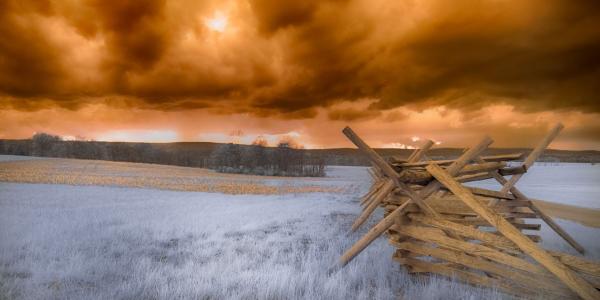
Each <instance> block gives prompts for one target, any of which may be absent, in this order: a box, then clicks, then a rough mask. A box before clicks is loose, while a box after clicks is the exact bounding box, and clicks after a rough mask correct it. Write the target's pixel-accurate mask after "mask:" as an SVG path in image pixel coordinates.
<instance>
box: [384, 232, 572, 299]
mask: <svg viewBox="0 0 600 300" xmlns="http://www.w3.org/2000/svg"><path fill="white" fill-rule="evenodd" d="M392 245H394V246H395V247H397V248H399V249H402V250H407V251H410V252H412V253H416V254H420V255H425V256H431V257H434V258H438V259H441V260H444V261H448V262H452V263H456V264H460V265H462V266H465V267H468V268H472V269H478V270H481V271H484V272H488V273H492V274H496V275H500V276H502V277H504V278H505V279H506V280H510V281H513V282H514V283H515V284H517V285H521V286H523V287H526V288H528V289H530V290H532V291H534V292H539V290H540V289H543V290H544V291H546V292H551V293H552V294H555V295H558V296H562V297H567V298H573V297H574V296H575V294H574V293H573V292H572V291H571V290H569V289H568V288H566V287H564V285H562V284H559V285H557V284H556V282H554V281H553V280H552V279H550V278H549V277H544V276H535V275H534V274H532V273H529V272H524V271H518V270H514V269H509V268H506V267H504V266H502V265H499V264H496V263H493V262H490V261H489V260H485V259H482V258H479V257H477V256H471V255H468V254H466V253H464V252H459V251H454V250H449V249H441V248H432V247H427V246H425V245H424V244H422V243H407V242H401V243H398V242H392Z"/></svg>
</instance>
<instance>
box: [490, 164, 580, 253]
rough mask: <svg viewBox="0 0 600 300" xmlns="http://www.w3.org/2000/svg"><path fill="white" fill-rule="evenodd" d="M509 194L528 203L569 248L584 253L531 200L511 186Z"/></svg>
mask: <svg viewBox="0 0 600 300" xmlns="http://www.w3.org/2000/svg"><path fill="white" fill-rule="evenodd" d="M491 175H492V177H493V178H494V179H495V180H496V181H497V182H498V183H500V184H502V185H503V186H506V185H507V184H508V181H507V180H506V179H505V178H504V177H502V176H500V174H497V173H496V174H494V173H493V172H492V174H491ZM510 192H511V193H512V194H513V195H514V197H515V199H517V200H521V201H528V202H529V209H531V210H532V211H533V212H534V213H536V214H537V215H538V216H539V217H540V218H541V219H542V220H544V222H546V224H548V226H550V228H552V230H554V232H556V233H557V234H558V235H559V236H560V237H562V238H563V239H564V240H565V241H566V242H567V243H569V245H571V247H573V248H574V249H575V250H577V252H579V253H581V254H584V253H585V249H584V248H583V246H581V245H580V244H579V243H578V242H577V241H576V240H575V239H574V238H573V237H572V236H570V235H569V234H568V233H567V232H566V231H565V230H564V229H562V227H560V225H558V224H557V223H556V222H554V220H553V219H552V218H551V217H550V216H548V215H547V214H546V213H545V212H544V211H543V210H541V209H540V208H539V207H538V206H537V205H535V203H533V202H531V200H529V198H527V196H525V194H523V193H521V191H520V190H519V189H518V188H517V187H516V186H514V185H513V186H511V187H510ZM500 193H501V194H506V195H509V194H507V193H502V192H500Z"/></svg>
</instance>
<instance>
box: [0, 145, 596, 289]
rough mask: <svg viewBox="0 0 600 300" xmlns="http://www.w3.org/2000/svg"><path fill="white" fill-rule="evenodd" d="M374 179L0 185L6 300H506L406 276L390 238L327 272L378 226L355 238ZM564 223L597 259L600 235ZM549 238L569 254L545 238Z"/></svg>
mask: <svg viewBox="0 0 600 300" xmlns="http://www.w3.org/2000/svg"><path fill="white" fill-rule="evenodd" d="M0 160H10V161H14V159H13V158H10V157H4V158H1V157H0ZM80 162H81V161H80ZM2 164H3V163H2V162H0V168H1V167H2ZM167 175H168V174H167ZM367 178H368V174H367V173H366V169H365V168H360V167H334V168H333V167H332V168H329V170H328V178H323V179H318V180H320V181H321V183H319V184H315V185H319V186H323V187H325V189H324V190H325V192H323V191H321V192H314V191H313V190H310V189H308V190H307V189H298V190H294V192H290V193H266V194H253V195H249V194H236V193H233V194H226V193H222V192H220V193H208V192H190V191H169V190H158V189H150V188H132V187H115V186H95V185H84V186H79V185H65V184H34V183H18V182H0V299H83V298H85V299H397V298H399V297H401V298H405V299H504V298H507V296H506V295H503V294H500V293H498V292H496V291H493V290H482V289H477V288H473V287H470V286H466V285H463V284H460V283H457V282H452V281H447V280H445V279H441V278H435V277H433V278H430V277H415V276H411V275H407V274H406V273H405V272H404V270H403V269H402V268H401V267H399V266H398V265H397V264H396V263H392V261H391V255H392V247H391V246H388V245H387V242H386V240H385V239H384V238H380V239H379V240H377V241H375V243H374V244H372V245H371V246H370V247H368V248H367V249H366V250H365V251H364V252H363V253H362V254H360V255H359V256H358V257H357V258H356V259H355V260H354V261H352V262H351V263H350V264H349V265H348V266H346V268H343V269H341V270H336V271H333V270H331V267H332V266H334V265H335V263H336V262H337V260H338V258H339V256H340V255H341V254H342V253H343V251H344V250H346V249H347V248H348V247H350V246H351V245H352V244H353V243H354V241H356V240H357V239H358V238H359V237H360V236H362V235H363V234H364V232H365V231H366V229H367V228H369V227H370V226H372V225H373V224H374V222H375V221H377V220H378V219H379V218H380V215H377V216H376V217H373V218H372V219H371V220H370V223H369V224H366V226H364V228H362V230H361V231H360V232H357V233H354V234H348V230H349V228H350V224H351V223H352V221H353V220H354V219H355V218H356V216H357V214H358V213H359V211H360V209H359V206H358V204H357V202H356V201H357V199H358V197H359V196H360V195H362V194H363V193H365V192H366V189H367V188H368V181H367V180H365V179H367ZM250 179H251V180H256V181H258V182H259V183H256V184H263V183H260V180H262V179H258V178H255V177H252V178H250ZM264 180H267V181H268V182H267V183H264V184H269V185H283V186H288V185H289V186H293V185H294V182H296V179H293V178H291V179H290V178H268V179H264ZM311 180H313V179H311ZM314 180H317V179H314ZM548 184H551V182H550V183H548ZM311 185H313V184H312V183H311ZM329 188H331V189H329ZM576 192H577V191H576V190H575V189H574V190H573V191H572V193H576ZM598 196H600V194H596V195H595V197H596V198H598ZM380 213H381V212H378V214H380ZM559 223H560V224H561V225H563V226H565V227H566V229H567V231H569V232H570V233H572V234H573V236H574V237H575V238H576V239H578V240H579V241H580V242H581V243H582V244H583V245H584V247H586V248H587V249H588V251H589V254H588V256H589V257H594V258H596V259H598V258H600V230H599V229H596V228H590V227H585V226H582V225H580V224H577V223H574V222H569V221H561V220H559ZM542 238H543V243H544V245H546V246H548V247H552V248H555V249H562V250H565V249H568V246H567V245H566V244H564V243H563V242H562V241H560V240H558V239H559V238H558V237H556V236H555V235H554V233H553V232H551V231H550V230H548V229H544V230H542Z"/></svg>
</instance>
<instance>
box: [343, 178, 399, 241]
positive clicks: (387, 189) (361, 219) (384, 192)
mask: <svg viewBox="0 0 600 300" xmlns="http://www.w3.org/2000/svg"><path fill="white" fill-rule="evenodd" d="M394 188H395V185H394V182H393V181H392V180H391V179H387V181H386V183H384V185H383V187H382V188H381V191H380V192H379V193H378V194H377V196H376V197H375V198H373V200H372V201H371V202H370V203H369V205H368V206H367V207H366V208H365V210H364V211H363V212H362V213H361V214H360V216H358V218H357V219H356V221H355V222H354V224H352V229H351V230H352V231H356V229H358V228H359V227H360V225H362V224H363V223H365V221H366V220H367V219H369V216H371V214H372V213H373V211H375V209H376V208H377V207H378V206H379V204H380V203H381V201H383V199H384V198H385V197H387V196H389V195H390V193H391V192H392V190H393V189H394Z"/></svg>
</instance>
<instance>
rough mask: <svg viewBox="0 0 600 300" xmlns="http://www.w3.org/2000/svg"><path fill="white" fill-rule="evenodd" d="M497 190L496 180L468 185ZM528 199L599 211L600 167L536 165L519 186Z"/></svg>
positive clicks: (577, 164) (519, 182)
mask: <svg viewBox="0 0 600 300" xmlns="http://www.w3.org/2000/svg"><path fill="white" fill-rule="evenodd" d="M469 184H470V185H473V186H478V187H484V188H488V189H493V190H498V189H499V188H500V185H499V184H498V183H497V182H496V181H495V180H493V179H489V180H485V181H478V182H473V183H469ZM517 187H518V188H519V190H521V192H523V193H524V194H526V195H527V196H528V197H529V198H536V199H542V200H546V201H548V202H556V203H561V204H568V205H575V206H581V207H590V208H598V209H600V164H595V165H592V164H589V163H588V164H585V163H536V164H534V165H533V167H531V168H530V169H529V170H527V173H525V175H523V177H521V179H520V180H519V181H518V183H517Z"/></svg>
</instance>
